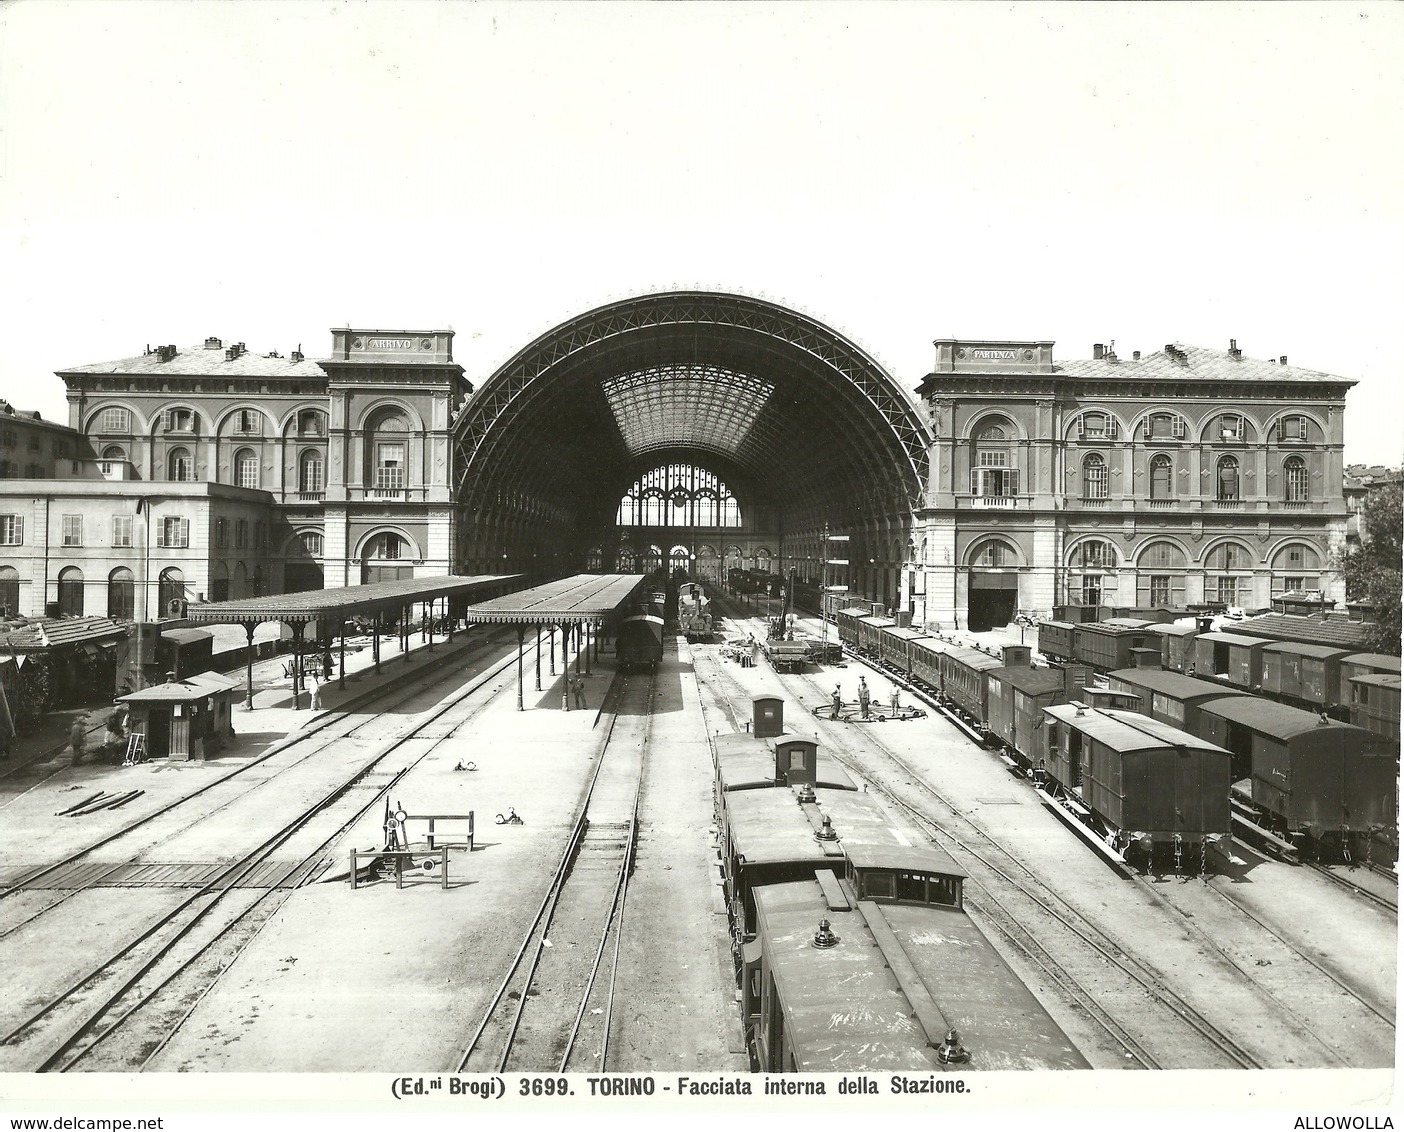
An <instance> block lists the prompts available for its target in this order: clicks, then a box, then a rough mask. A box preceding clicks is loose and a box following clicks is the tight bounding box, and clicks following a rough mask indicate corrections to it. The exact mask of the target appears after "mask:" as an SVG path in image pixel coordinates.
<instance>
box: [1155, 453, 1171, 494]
mask: <svg viewBox="0 0 1404 1132" xmlns="http://www.w3.org/2000/svg"><path fill="white" fill-rule="evenodd" d="M1174 494H1175V472H1174V464H1173V461H1172V460H1171V459H1170V457H1169V456H1167V455H1166V454H1165V453H1164V452H1160V453H1157V454H1156V455H1154V456H1152V457H1151V462H1150V497H1151V498H1152V499H1170V498H1172V497H1173V496H1174Z"/></svg>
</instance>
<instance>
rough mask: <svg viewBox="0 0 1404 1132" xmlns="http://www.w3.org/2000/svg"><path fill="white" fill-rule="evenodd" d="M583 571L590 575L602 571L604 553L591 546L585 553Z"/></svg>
mask: <svg viewBox="0 0 1404 1132" xmlns="http://www.w3.org/2000/svg"><path fill="white" fill-rule="evenodd" d="M585 569H586V570H589V571H591V572H592V573H593V572H598V571H600V570H603V569H604V551H603V550H601V549H600V548H599V547H598V546H592V547H591V548H590V549H589V550H587V551H586V552H585Z"/></svg>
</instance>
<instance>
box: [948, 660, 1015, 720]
mask: <svg viewBox="0 0 1404 1132" xmlns="http://www.w3.org/2000/svg"><path fill="white" fill-rule="evenodd" d="M939 663H940V668H941V695H942V696H943V697H945V699H946V700H947V701H948V702H949V703H951V704H953V705H954V706H955V707H956V709H957V710H959V711H960V712H961V714H962V715H964V716H965V717H966V719H967V720H969V722H970V723H971V724H973V725H974V726H976V727H977V728H981V729H983V728H984V726H985V720H986V719H987V718H988V715H989V712H988V709H987V705H986V702H985V673H986V672H988V671H989V670H990V669H991V668H999V667H1000V666H1001V665H1003V664H1004V660H1003V658H1002V657H997V656H990V655H989V653H985V652H981V651H980V650H979V649H968V648H962V647H960V646H959V645H950V646H948V647H947V648H946V649H945V650H944V651H943V652H942V653H941V656H940V662H939Z"/></svg>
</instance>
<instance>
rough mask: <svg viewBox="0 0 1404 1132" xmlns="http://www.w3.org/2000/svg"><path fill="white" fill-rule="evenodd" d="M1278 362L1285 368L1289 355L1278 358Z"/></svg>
mask: <svg viewBox="0 0 1404 1132" xmlns="http://www.w3.org/2000/svg"><path fill="white" fill-rule="evenodd" d="M1277 360H1278V361H1279V362H1280V363H1281V364H1282V365H1284V366H1285V365H1286V364H1287V355H1286V354H1283V355H1282V357H1280V358H1278V359H1277Z"/></svg>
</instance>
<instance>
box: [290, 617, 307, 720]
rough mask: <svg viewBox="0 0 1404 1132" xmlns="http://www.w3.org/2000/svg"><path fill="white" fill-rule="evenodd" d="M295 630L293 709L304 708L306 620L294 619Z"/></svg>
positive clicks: (293, 626) (293, 629) (299, 709)
mask: <svg viewBox="0 0 1404 1132" xmlns="http://www.w3.org/2000/svg"><path fill="white" fill-rule="evenodd" d="M292 631H293V685H292V693H293V710H294V711H301V710H302V640H303V637H304V636H306V634H307V622H306V621H294V622H293V623H292Z"/></svg>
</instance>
